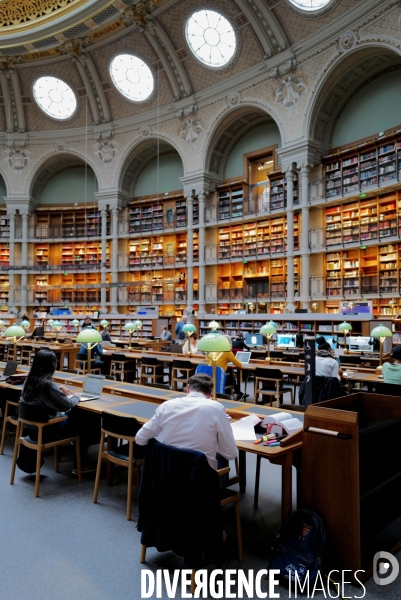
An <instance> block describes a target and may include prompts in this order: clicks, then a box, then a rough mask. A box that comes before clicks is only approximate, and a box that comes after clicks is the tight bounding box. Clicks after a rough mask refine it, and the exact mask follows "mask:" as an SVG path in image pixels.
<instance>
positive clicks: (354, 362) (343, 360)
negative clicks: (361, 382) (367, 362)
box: [340, 355, 361, 365]
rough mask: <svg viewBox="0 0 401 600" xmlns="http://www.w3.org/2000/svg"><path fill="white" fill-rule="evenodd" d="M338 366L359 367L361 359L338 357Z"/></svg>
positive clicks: (356, 357)
mask: <svg viewBox="0 0 401 600" xmlns="http://www.w3.org/2000/svg"><path fill="white" fill-rule="evenodd" d="M340 364H341V365H360V364H361V357H360V356H349V355H347V356H345V355H342V356H340Z"/></svg>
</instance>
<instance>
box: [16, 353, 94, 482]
mask: <svg viewBox="0 0 401 600" xmlns="http://www.w3.org/2000/svg"><path fill="white" fill-rule="evenodd" d="M56 364H57V361H56V355H55V354H54V352H52V351H51V350H39V352H37V353H36V354H35V357H34V359H33V362H32V367H31V370H30V371H29V374H28V377H27V378H26V381H25V383H24V387H23V389H22V393H21V402H26V403H27V404H33V405H36V406H43V407H45V408H46V409H47V412H48V415H49V419H52V418H54V417H60V416H64V415H65V416H66V422H64V423H61V424H56V425H54V426H51V427H48V428H46V430H45V436H46V439H44V442H45V441H46V440H47V441H49V442H50V441H55V440H57V439H61V438H65V437H68V436H69V435H71V436H74V435H79V439H80V446H81V461H82V472H83V473H89V472H91V471H95V470H96V464H95V463H94V464H93V465H91V464H90V463H89V460H88V446H89V445H90V443H98V441H99V439H100V422H99V420H96V423H95V420H92V418H89V417H91V415H89V413H87V411H79V414H78V409H77V408H75V407H76V406H77V404H78V402H79V400H80V395H79V394H77V393H74V392H72V391H71V390H69V389H68V388H67V387H65V386H63V385H56V384H55V383H54V381H53V375H54V372H55V370H56ZM29 435H30V437H31V438H32V439H33V440H37V429H32V431H30V433H29ZM27 450H29V449H27ZM33 455H34V460H36V458H35V457H36V452H33ZM17 464H18V463H17ZM73 473H74V474H77V470H76V465H75V466H74V469H73Z"/></svg>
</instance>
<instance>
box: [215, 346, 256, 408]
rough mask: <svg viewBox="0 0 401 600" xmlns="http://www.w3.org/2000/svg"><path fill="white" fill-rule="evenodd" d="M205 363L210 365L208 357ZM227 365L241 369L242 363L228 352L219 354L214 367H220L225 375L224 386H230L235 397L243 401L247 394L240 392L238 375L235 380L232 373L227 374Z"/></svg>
mask: <svg viewBox="0 0 401 600" xmlns="http://www.w3.org/2000/svg"><path fill="white" fill-rule="evenodd" d="M226 337H227V336H226ZM206 362H207V364H208V365H212V361H211V360H210V358H209V357H208V356H207V357H206ZM229 363H232V364H233V365H234V366H235V367H237V368H238V369H242V362H240V361H239V360H238V358H237V357H236V356H235V354H234V353H233V352H232V351H231V350H230V352H220V355H219V357H218V359H217V361H216V367H221V368H222V369H223V371H224V372H225V373H226V385H232V386H233V387H234V393H235V394H236V395H237V397H238V396H240V398H239V399H240V400H245V398H247V397H248V395H249V394H243V393H242V392H241V388H240V384H239V381H240V378H239V374H238V380H237V379H236V378H235V377H234V375H233V374H232V373H227V367H228V365H229Z"/></svg>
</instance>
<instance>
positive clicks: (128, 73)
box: [110, 54, 154, 102]
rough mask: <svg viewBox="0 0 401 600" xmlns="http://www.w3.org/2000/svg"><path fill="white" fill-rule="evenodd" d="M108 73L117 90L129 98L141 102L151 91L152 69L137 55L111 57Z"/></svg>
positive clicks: (152, 82)
mask: <svg viewBox="0 0 401 600" xmlns="http://www.w3.org/2000/svg"><path fill="white" fill-rule="evenodd" d="M110 75H111V78H112V80H113V83H114V85H115V86H116V88H117V89H118V91H119V92H121V93H122V95H123V96H125V97H126V98H128V99H129V100H134V101H135V102H143V101H144V100H146V99H147V98H149V96H150V95H151V93H152V92H153V88H154V80H153V75H152V71H151V70H150V69H149V67H148V65H146V64H145V63H144V62H143V60H141V59H140V58H138V57H137V56H132V55H131V54H120V55H119V56H116V57H115V58H113V60H112V61H111V63H110Z"/></svg>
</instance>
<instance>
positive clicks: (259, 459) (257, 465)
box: [253, 454, 261, 508]
mask: <svg viewBox="0 0 401 600" xmlns="http://www.w3.org/2000/svg"><path fill="white" fill-rule="evenodd" d="M260 462H261V456H260V455H259V454H257V455H256V473H255V494H254V497H253V505H254V507H255V508H257V506H258V502H259V481H260Z"/></svg>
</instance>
